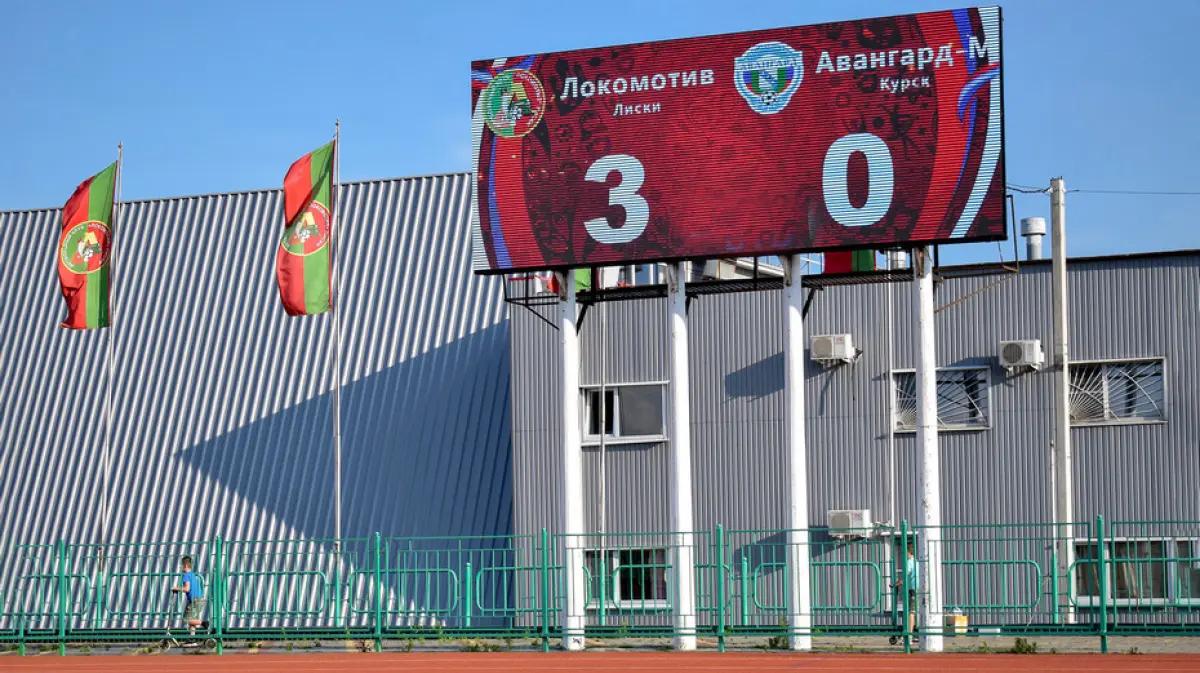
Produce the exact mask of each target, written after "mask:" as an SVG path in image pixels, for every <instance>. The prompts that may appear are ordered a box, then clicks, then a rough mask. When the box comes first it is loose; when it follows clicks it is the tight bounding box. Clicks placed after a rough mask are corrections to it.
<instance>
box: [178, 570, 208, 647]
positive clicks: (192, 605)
mask: <svg viewBox="0 0 1200 673" xmlns="http://www.w3.org/2000/svg"><path fill="white" fill-rule="evenodd" d="M180 566H181V567H182V571H183V574H182V575H180V577H179V584H180V586H177V587H171V591H172V592H173V593H180V592H182V593H183V594H184V596H186V597H187V606H186V607H185V608H184V609H183V619H184V621H186V622H187V626H188V634H189V635H191V636H195V635H196V627H200V628H201V629H204V630H207V629H208V622H207V621H203V618H204V606H205V604H207V603H208V600H207V599H205V597H204V586H203V585H202V584H201V583H200V577H199V576H198V575H196V573H194V572H192V557H191V556H184V557H183V558H182V559H181V560H180ZM191 645H192V647H195V643H191Z"/></svg>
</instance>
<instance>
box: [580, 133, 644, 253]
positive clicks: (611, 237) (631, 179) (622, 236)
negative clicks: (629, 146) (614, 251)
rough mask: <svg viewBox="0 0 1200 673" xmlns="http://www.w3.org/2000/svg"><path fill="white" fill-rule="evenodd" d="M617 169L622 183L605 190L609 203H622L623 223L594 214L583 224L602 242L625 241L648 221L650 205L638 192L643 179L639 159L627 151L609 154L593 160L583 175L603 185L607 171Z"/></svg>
mask: <svg viewBox="0 0 1200 673" xmlns="http://www.w3.org/2000/svg"><path fill="white" fill-rule="evenodd" d="M613 171H616V172H617V173H620V175H621V184H619V185H617V186H616V187H613V188H612V189H610V190H609V192H608V205H610V206H621V207H622V208H624V209H625V226H623V227H620V228H618V227H613V226H610V225H609V224H608V218H605V217H597V218H594V219H591V220H588V221H587V222H584V223H583V226H585V227H587V232H588V234H589V235H590V236H591V237H592V238H594V239H596V240H597V241H600V242H601V243H608V244H610V245H611V244H615V243H628V242H630V241H632V240H633V239H635V238H637V237H638V236H641V235H642V232H643V231H645V230H646V224H647V223H648V222H649V221H650V205H649V204H647V203H646V199H644V198H642V196H641V195H640V194H638V193H637V191H638V190H639V189H641V188H642V183H643V182H645V180H646V169H645V168H644V167H643V166H642V162H640V161H638V160H637V159H636V158H634V157H631V156H629V155H628V154H610V155H608V156H606V157H601V158H599V159H597V160H596V163H594V164H592V165H591V167H590V168H588V172H587V175H585V176H584V178H585V179H586V180H587V181H588V182H599V183H601V184H603V183H604V182H605V181H606V180H608V175H609V173H612V172H613Z"/></svg>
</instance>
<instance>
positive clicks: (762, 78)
mask: <svg viewBox="0 0 1200 673" xmlns="http://www.w3.org/2000/svg"><path fill="white" fill-rule="evenodd" d="M733 78H734V81H735V82H736V83H737V89H738V93H740V94H742V98H745V99H746V102H747V103H749V104H750V109H751V110H754V111H755V112H757V113H759V114H762V115H773V114H775V113H776V112H780V111H782V110H783V108H785V107H787V104H788V102H790V101H791V100H792V94H794V93H796V89H799V88H800V81H801V80H803V79H804V59H803V58H802V57H801V55H800V52H798V51H796V50H795V49H792V48H791V47H789V46H787V45H786V44H784V43H782V42H759V43H758V44H756V45H754V46H753V47H750V48H749V49H747V50H746V53H744V54H742V55H741V56H739V57H737V58H735V59H733Z"/></svg>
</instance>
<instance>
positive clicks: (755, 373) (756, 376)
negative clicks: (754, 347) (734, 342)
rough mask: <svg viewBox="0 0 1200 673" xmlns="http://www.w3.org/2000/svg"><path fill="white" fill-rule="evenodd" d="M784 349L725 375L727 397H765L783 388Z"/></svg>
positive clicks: (784, 379)
mask: <svg viewBox="0 0 1200 673" xmlns="http://www.w3.org/2000/svg"><path fill="white" fill-rule="evenodd" d="M783 365H784V361H783V351H780V352H778V353H776V354H775V355H771V356H769V357H765V358H763V359H761V360H759V361H758V362H755V363H754V364H751V365H746V366H745V367H742V368H741V369H739V370H737V371H735V372H732V373H730V374H726V375H725V396H726V397H752V398H755V399H759V398H763V397H766V396H768V395H771V394H774V393H777V392H779V391H781V390H783V388H784V385H785V383H786V377H785V374H784V371H783Z"/></svg>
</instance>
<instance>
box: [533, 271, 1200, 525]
mask: <svg viewBox="0 0 1200 673" xmlns="http://www.w3.org/2000/svg"><path fill="white" fill-rule="evenodd" d="M1069 268H1070V281H1071V329H1072V335H1071V337H1072V353H1073V358H1074V359H1076V360H1087V359H1108V358H1142V357H1154V356H1165V357H1166V358H1167V365H1166V378H1167V414H1168V421H1167V422H1166V423H1162V424H1147V425H1134V426H1124V427H1113V426H1105V427H1081V428H1076V429H1074V430H1073V431H1072V438H1073V442H1074V451H1075V456H1076V463H1075V466H1076V467H1075V471H1076V502H1077V505H1076V518H1077V519H1080V520H1090V519H1092V518H1094V517H1095V516H1096V515H1097V514H1104V515H1105V516H1106V517H1107V518H1109V519H1110V520H1112V519H1142V518H1156V519H1191V520H1194V519H1197V518H1200V417H1198V416H1197V414H1196V413H1195V410H1196V409H1197V408H1200V406H1198V405H1200V383H1198V382H1197V381H1198V379H1200V365H1198V363H1200V341H1198V340H1197V339H1196V338H1195V335H1196V334H1198V333H1200V255H1197V254H1180V255H1158V256H1144V257H1128V258H1123V257H1114V258H1108V259H1096V260H1084V261H1076V262H1073V263H1072V264H1071V265H1070V267H1069ZM1001 278H1003V277H998V276H978V277H959V278H947V279H946V280H944V281H943V282H940V283H938V284H937V287H936V290H935V292H936V298H935V302H936V305H937V306H939V307H943V308H942V310H941V311H940V312H939V313H938V314H937V348H938V363H939V366H943V367H945V366H971V365H977V366H984V367H987V368H988V369H989V372H990V377H991V383H990V387H989V395H990V407H991V411H990V414H991V427H990V428H988V429H983V430H973V431H960V432H943V433H941V447H942V448H941V451H942V488H943V518H944V521H945V523H947V524H969V523H991V522H1013V523H1019V522H1043V521H1050V520H1051V518H1052V517H1051V512H1052V510H1051V507H1052V504H1051V493H1050V490H1049V479H1048V474H1047V470H1048V468H1049V465H1050V459H1051V454H1050V450H1051V442H1052V439H1053V412H1052V409H1053V408H1052V393H1053V379H1052V376H1053V374H1052V373H1051V371H1049V370H1048V369H1044V370H1042V371H1040V372H1027V373H1018V374H1015V375H1009V374H1007V373H1006V372H1005V371H1004V370H1003V369H1002V368H1001V367H1000V366H999V364H998V361H997V354H998V352H999V342H1000V341H1002V340H1012V339H1041V341H1042V344H1043V346H1044V349H1045V350H1046V351H1047V352H1049V351H1050V350H1051V348H1052V343H1053V334H1052V326H1051V307H1050V266H1049V264H1048V263H1033V264H1025V265H1023V266H1022V269H1021V272H1020V274H1019V275H1017V276H1012V277H1009V278H1007V279H1005V280H1001ZM889 293H891V302H892V315H893V319H892V323H893V326H894V329H893V330H892V334H893V342H894V343H893V349H894V350H893V353H894V357H893V358H892V369H906V368H912V367H913V366H914V364H915V335H916V326H915V318H914V317H913V316H914V314H913V311H912V308H911V307H912V285H911V284H910V283H896V284H892V285H860V286H849V287H831V288H828V289H825V290H823V291H820V292H818V293H817V294H816V296H815V297H814V300H813V302H812V306H811V311H810V313H809V315H808V317H807V319H806V323H805V327H806V341H807V337H808V336H811V335H813V334H826V333H851V334H853V335H854V339H855V343H856V345H857V346H858V347H859V348H861V349H863V354H862V357H861V358H860V359H859V360H858V361H857V362H856V363H855V364H852V365H845V366H839V367H834V368H829V369H826V368H823V367H821V366H818V365H816V364H814V363H812V362H809V363H808V364H807V365H806V367H807V385H806V391H805V394H806V395H807V407H808V417H809V424H808V446H809V456H810V458H809V461H810V462H809V480H810V486H809V488H810V490H809V494H810V495H809V500H810V501H809V511H810V517H811V519H810V520H811V525H812V526H814V527H822V526H824V525H826V523H827V521H826V512H827V511H828V510H830V509H858V508H870V509H871V511H872V514H873V517H874V518H875V519H876V520H879V521H887V520H888V519H889V518H890V517H891V512H890V500H891V497H890V495H889V455H890V451H889V432H888V429H889V424H890V418H891V415H890V414H891V411H890V406H891V391H890V387H889V386H890V384H889V375H888V370H889V366H888V360H889V358H888V336H887V335H888V329H887V325H888V319H887V316H888V301H889V300H888V294H889ZM781 301H782V300H781V297H780V295H779V293H778V292H762V293H750V294H738V295H709V296H701V297H698V298H696V299H695V300H693V302H692V305H691V309H690V313H689V315H690V322H691V335H690V336H691V340H690V347H691V377H692V390H691V395H692V398H691V404H692V441H693V447H692V451H693V470H694V484H693V486H694V495H695V515H696V525H697V527H698V528H702V529H711V528H712V527H713V526H715V525H716V524H717V523H721V524H724V525H725V526H726V527H728V528H759V529H761V528H771V527H782V526H784V524H785V519H784V516H785V510H784V507H785V499H786V490H785V489H786V483H785V479H786V462H785V454H784V451H785V445H784V440H785V437H784V416H783V404H784V399H783V385H784V373H783V353H782V346H783V325H782V316H781V314H782V306H781ZM543 310H546V309H543ZM608 311H609V312H610V313H609V315H610V318H609V325H610V332H609V341H608V342H609V348H608V349H607V359H608V364H607V366H606V371H607V373H608V377H609V378H608V381H609V382H636V381H653V380H663V379H667V378H669V371H668V370H667V364H666V348H667V338H668V337H667V332H666V329H665V311H666V306H665V304H664V303H663V301H662V300H655V301H641V302H620V303H613V304H611V305H609V306H608ZM547 315H549V314H547ZM596 316H597V310H596V308H595V307H593V308H592V309H591V310H590V311H589V314H588V316H587V318H586V319H585V321H584V326H583V329H582V335H583V353H584V364H583V371H584V379H583V383H585V384H587V383H594V382H595V376H596V374H597V372H598V361H599V360H598V352H597V349H596V348H594V347H591V345H592V344H594V343H596V342H597V336H596V334H597V330H598V325H599V321H598V320H597V317H596ZM512 325H513V334H514V341H513V367H514V370H515V371H518V372H521V374H520V375H519V376H514V379H513V400H514V402H513V412H514V419H516V420H515V422H516V423H517V425H518V426H520V425H521V423H522V420H521V419H523V418H530V417H531V416H533V415H536V417H537V418H538V419H539V423H540V425H539V428H544V429H545V430H544V431H541V430H539V431H534V430H532V429H531V430H530V431H529V432H517V433H516V436H515V439H514V455H515V463H514V469H515V476H514V479H515V481H516V483H517V484H528V485H534V484H541V485H545V488H544V489H542V490H541V491H540V492H538V493H537V494H536V495H535V496H534V497H529V498H526V497H524V494H522V495H521V496H519V497H518V502H517V504H516V526H517V530H518V531H521V532H534V531H536V530H538V529H539V528H540V527H542V526H547V527H549V528H551V530H556V529H558V527H559V526H560V525H561V522H560V515H559V512H560V506H559V497H560V496H559V494H558V492H557V491H556V490H554V488H555V485H556V484H557V483H558V482H560V481H561V475H560V472H561V463H560V461H559V457H558V448H557V447H558V434H557V433H558V431H557V423H558V418H557V415H556V407H555V403H554V391H555V390H557V369H556V368H557V366H558V364H557V353H558V347H557V342H556V335H557V333H556V332H555V331H554V330H553V328H552V327H550V326H549V325H547V324H545V323H544V322H541V321H539V320H538V319H537V318H536V317H535V316H533V315H532V314H530V313H529V312H528V311H524V310H520V311H515V312H514V313H513V315H512ZM618 326H620V327H618ZM535 406H536V407H537V408H536V410H535V409H533V407H535ZM637 449H638V450H637V451H636V452H630V453H631V454H633V456H632V457H626V456H624V455H622V457H621V459H619V460H611V459H610V460H609V463H608V468H607V482H608V492H609V494H610V495H609V507H608V521H609V522H610V523H609V530H610V531H629V530H639V529H649V530H662V529H665V528H666V527H667V526H668V521H669V517H668V510H667V506H666V499H667V496H668V493H669V491H668V488H669V480H668V473H667V470H668V463H667V456H666V454H667V451H666V447H665V445H664V444H655V445H650V446H638V447H637ZM915 451H916V449H915V437H914V436H913V435H912V434H904V433H898V434H897V435H896V437H895V453H896V462H897V470H896V472H897V480H896V481H897V498H896V500H897V510H898V511H897V513H896V516H895V521H896V522H897V523H898V522H899V520H900V519H901V518H907V519H908V520H909V521H910V522H914V521H915V520H916V519H917V517H918V511H917V501H918V490H919V474H920V472H919V469H920V468H919V462H918V456H917V455H916V452H915ZM594 463H595V461H594V460H591V459H588V460H587V461H586V465H587V467H586V468H585V469H586V470H587V472H586V474H585V477H586V478H587V480H588V482H589V484H590V485H589V489H592V490H594V489H595V483H597V482H598V480H599V473H598V471H596V468H595V465H594ZM614 493H629V494H635V495H632V496H630V497H629V498H623V497H614V496H613V494H614ZM589 500H590V498H589ZM634 522H636V524H637V527H634V528H626V527H624V526H626V525H632V524H634ZM596 524H597V519H596V518H595V516H594V508H592V509H590V510H589V517H588V525H589V527H590V528H591V529H592V530H595V526H596Z"/></svg>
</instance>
